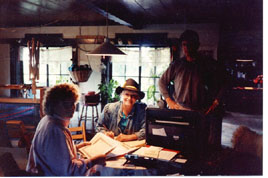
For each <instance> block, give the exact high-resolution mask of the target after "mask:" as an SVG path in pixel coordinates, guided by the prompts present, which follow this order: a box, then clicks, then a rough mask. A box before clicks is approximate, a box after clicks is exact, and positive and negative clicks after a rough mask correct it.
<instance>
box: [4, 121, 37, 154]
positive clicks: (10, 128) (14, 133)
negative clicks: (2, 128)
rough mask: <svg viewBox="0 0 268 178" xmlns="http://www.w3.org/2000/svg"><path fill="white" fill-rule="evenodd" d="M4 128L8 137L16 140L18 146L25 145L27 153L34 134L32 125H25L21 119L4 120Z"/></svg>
mask: <svg viewBox="0 0 268 178" xmlns="http://www.w3.org/2000/svg"><path fill="white" fill-rule="evenodd" d="M6 128H7V133H8V138H9V139H10V140H13V139H16V140H18V141H19V142H18V147H26V150H27V152H28V153H29V150H30V147H31V142H32V139H33V136H34V131H33V129H34V128H35V127H34V126H29V127H27V126H25V125H24V123H23V121H21V120H9V121H6Z"/></svg>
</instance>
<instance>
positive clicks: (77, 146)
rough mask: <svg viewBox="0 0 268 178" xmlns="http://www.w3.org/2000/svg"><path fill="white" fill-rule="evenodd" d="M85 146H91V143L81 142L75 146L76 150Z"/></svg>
mask: <svg viewBox="0 0 268 178" xmlns="http://www.w3.org/2000/svg"><path fill="white" fill-rule="evenodd" d="M87 145H91V143H90V142H81V143H78V144H77V145H76V148H77V149H79V148H82V147H84V146H87Z"/></svg>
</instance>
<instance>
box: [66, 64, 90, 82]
mask: <svg viewBox="0 0 268 178" xmlns="http://www.w3.org/2000/svg"><path fill="white" fill-rule="evenodd" d="M69 72H70V74H71V76H72V78H73V79H75V81H77V82H86V81H87V80H88V79H89V77H90V75H91V73H92V69H91V67H90V66H89V65H87V64H85V65H80V66H78V65H75V64H73V65H72V66H70V67H69Z"/></svg>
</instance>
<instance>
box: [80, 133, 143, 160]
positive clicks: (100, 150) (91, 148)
mask: <svg viewBox="0 0 268 178" xmlns="http://www.w3.org/2000/svg"><path fill="white" fill-rule="evenodd" d="M90 143H91V145H88V146H84V147H82V148H80V149H79V151H80V152H81V153H82V154H83V155H84V156H85V157H87V158H91V157H94V156H97V155H100V154H105V155H106V158H107V159H109V158H112V157H117V156H122V155H124V154H126V153H130V152H132V151H135V150H137V149H138V148H139V147H138V146H134V147H133V146H129V145H127V144H125V143H124V142H119V141H117V140H114V139H112V138H110V137H108V136H107V135H105V134H103V133H97V134H96V135H95V136H94V137H93V138H92V139H91V140H90Z"/></svg>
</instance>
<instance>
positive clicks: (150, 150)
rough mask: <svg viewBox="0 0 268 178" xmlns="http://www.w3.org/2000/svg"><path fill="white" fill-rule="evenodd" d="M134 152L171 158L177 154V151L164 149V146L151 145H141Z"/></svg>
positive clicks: (141, 154) (166, 158) (147, 155)
mask: <svg viewBox="0 0 268 178" xmlns="http://www.w3.org/2000/svg"><path fill="white" fill-rule="evenodd" d="M133 154H137V155H139V156H145V157H152V158H158V159H164V160H171V159H172V158H173V157H174V156H175V155H176V154H177V152H175V151H167V150H163V148H162V147H156V146H150V147H141V148H140V149H138V150H137V151H135V152H134V153H133Z"/></svg>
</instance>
